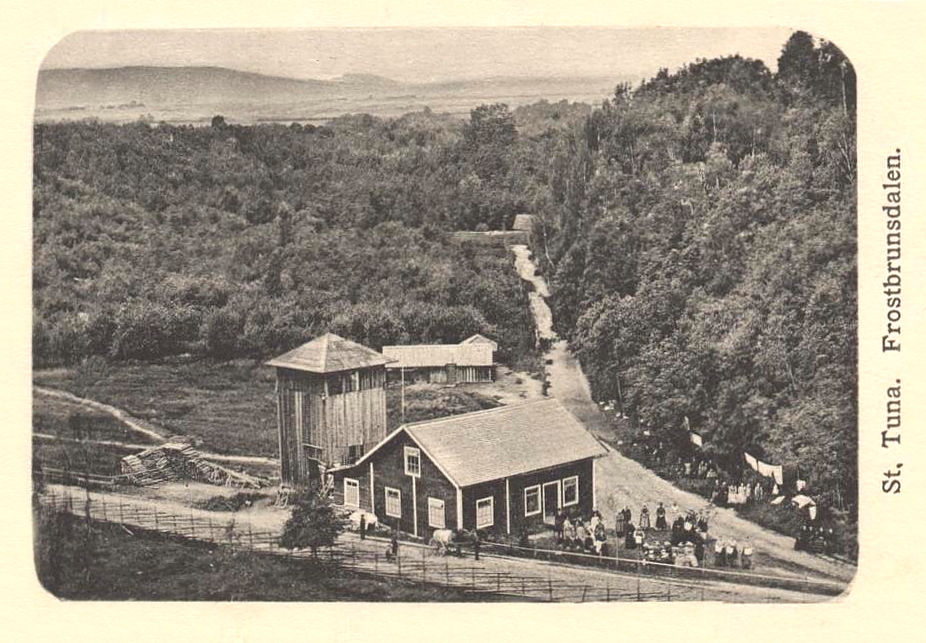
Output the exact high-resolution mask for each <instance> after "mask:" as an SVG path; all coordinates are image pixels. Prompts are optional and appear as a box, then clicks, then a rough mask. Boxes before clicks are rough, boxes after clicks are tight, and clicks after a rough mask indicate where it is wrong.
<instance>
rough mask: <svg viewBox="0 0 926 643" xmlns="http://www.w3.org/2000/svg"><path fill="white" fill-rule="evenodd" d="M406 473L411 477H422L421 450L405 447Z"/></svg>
mask: <svg viewBox="0 0 926 643" xmlns="http://www.w3.org/2000/svg"><path fill="white" fill-rule="evenodd" d="M405 473H406V474H407V475H410V476H420V475H421V450H420V449H416V448H415V447H405Z"/></svg>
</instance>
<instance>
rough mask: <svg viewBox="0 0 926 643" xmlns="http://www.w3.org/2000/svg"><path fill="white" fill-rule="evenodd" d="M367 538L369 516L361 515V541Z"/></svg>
mask: <svg viewBox="0 0 926 643" xmlns="http://www.w3.org/2000/svg"><path fill="white" fill-rule="evenodd" d="M366 538H367V515H366V514H360V540H366Z"/></svg>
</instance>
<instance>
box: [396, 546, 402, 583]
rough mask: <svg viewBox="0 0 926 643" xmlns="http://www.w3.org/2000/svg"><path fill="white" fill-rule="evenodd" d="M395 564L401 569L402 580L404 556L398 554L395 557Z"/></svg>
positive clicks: (400, 576)
mask: <svg viewBox="0 0 926 643" xmlns="http://www.w3.org/2000/svg"><path fill="white" fill-rule="evenodd" d="M395 564H396V565H397V566H398V568H399V578H402V555H401V554H399V553H398V552H396V555H395Z"/></svg>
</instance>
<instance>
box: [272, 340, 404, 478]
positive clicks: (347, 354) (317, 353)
mask: <svg viewBox="0 0 926 643" xmlns="http://www.w3.org/2000/svg"><path fill="white" fill-rule="evenodd" d="M389 361H390V360H389V359H388V358H387V357H384V356H383V355H382V354H380V353H377V352H376V351H374V350H372V349H369V348H367V347H365V346H361V345H360V344H357V343H355V342H352V341H350V340H347V339H344V338H342V337H338V336H337V335H335V334H333V333H325V334H324V335H322V336H320V337H316V338H315V339H313V340H312V341H310V342H308V343H307V344H303V345H302V346H300V347H298V348H295V349H293V350H291V351H289V352H288V353H284V354H283V355H280V356H279V357H277V358H274V359H272V360H270V361H269V362H267V365H268V366H273V367H275V368H276V375H277V380H276V391H277V425H278V428H279V433H280V477H281V479H282V483H283V484H284V485H291V486H304V485H307V484H308V483H309V481H310V480H312V479H313V478H315V477H317V476H318V475H320V473H321V472H322V471H323V470H324V469H326V468H327V467H330V466H334V465H338V464H350V463H352V462H354V461H356V460H357V459H358V458H360V456H362V455H363V454H364V453H365V452H366V451H367V450H369V449H372V448H373V446H374V445H376V444H378V443H379V442H380V440H382V439H383V438H384V437H385V436H386V390H385V387H386V364H387V363H388V362H389Z"/></svg>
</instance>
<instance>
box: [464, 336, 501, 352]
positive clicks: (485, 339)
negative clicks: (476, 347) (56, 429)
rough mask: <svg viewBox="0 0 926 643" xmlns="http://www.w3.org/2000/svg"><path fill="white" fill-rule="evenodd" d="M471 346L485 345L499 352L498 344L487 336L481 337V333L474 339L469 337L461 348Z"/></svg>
mask: <svg viewBox="0 0 926 643" xmlns="http://www.w3.org/2000/svg"><path fill="white" fill-rule="evenodd" d="M469 344H485V345H486V346H491V347H492V350H493V351H497V350H498V342H496V341H495V340H492V339H489V338H488V337H486V336H485V335H480V334H479V333H476V334H475V335H473V336H472V337H467V338H466V339H464V340H463V341H462V342H460V345H461V346H466V345H469Z"/></svg>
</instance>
